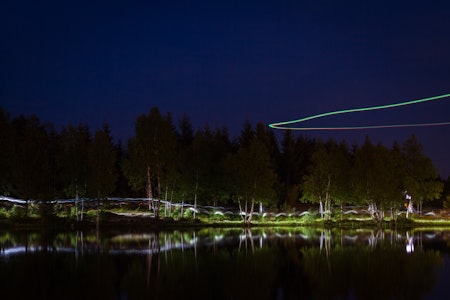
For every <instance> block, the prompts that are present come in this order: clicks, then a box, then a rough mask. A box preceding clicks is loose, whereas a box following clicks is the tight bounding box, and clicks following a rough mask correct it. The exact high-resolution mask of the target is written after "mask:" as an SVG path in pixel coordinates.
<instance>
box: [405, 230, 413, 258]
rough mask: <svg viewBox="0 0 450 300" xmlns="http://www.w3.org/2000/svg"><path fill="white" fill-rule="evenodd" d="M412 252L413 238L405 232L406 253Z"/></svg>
mask: <svg viewBox="0 0 450 300" xmlns="http://www.w3.org/2000/svg"><path fill="white" fill-rule="evenodd" d="M412 252H414V236H409V232H406V253H412Z"/></svg>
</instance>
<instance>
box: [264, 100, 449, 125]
mask: <svg viewBox="0 0 450 300" xmlns="http://www.w3.org/2000/svg"><path fill="white" fill-rule="evenodd" d="M448 97H450V94H444V95H439V96H434V97H428V98H422V99H417V100H412V101H404V102H399V103H393V104H386V105H378V106H369V107H359V108H351V109H343V110H336V111H331V112H326V113H321V114H317V115H313V116H309V117H305V118H301V119H297V120H292V121H285V122H278V123H271V124H269V127H271V128H274V129H285V130H357V129H382V128H403V127H425V126H443V125H450V121H448V122H436V123H415V124H414V123H413V124H390V125H365V126H345V127H339V126H327V127H297V126H289V125H292V124H298V123H303V122H306V121H309V120H313V119H319V118H323V117H328V116H332V115H340V114H348V113H355V112H363V111H371V110H381V109H388V108H394V107H399V106H406V105H413V104H418V103H422V102H428V101H436V100H440V99H444V98H448Z"/></svg>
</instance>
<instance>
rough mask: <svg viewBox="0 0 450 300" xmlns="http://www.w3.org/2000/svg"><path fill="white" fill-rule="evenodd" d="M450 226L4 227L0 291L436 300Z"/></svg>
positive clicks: (20, 295)
mask: <svg viewBox="0 0 450 300" xmlns="http://www.w3.org/2000/svg"><path fill="white" fill-rule="evenodd" d="M449 242H450V231H445V230H441V231H433V230H428V231H421V230H415V231H395V230H368V229H364V230H363V229H361V230H341V229H319V228H279V229H268V228H264V229H262V228H253V229H251V230H249V229H239V228H234V229H213V228H208V229H201V230H196V231H193V230H189V231H170V232H164V231H162V232H137V231H136V232H102V231H100V232H96V231H90V232H82V231H75V232H24V231H17V232H11V231H9V232H0V297H1V298H2V299H26V298H28V299H406V298H408V299H441V298H443V297H444V296H445V295H446V293H447V288H448V284H449V283H450V260H449V245H450V244H449Z"/></svg>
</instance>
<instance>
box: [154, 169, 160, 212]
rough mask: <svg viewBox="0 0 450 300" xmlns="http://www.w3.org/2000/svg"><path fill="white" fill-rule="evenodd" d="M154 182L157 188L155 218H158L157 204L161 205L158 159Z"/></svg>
mask: <svg viewBox="0 0 450 300" xmlns="http://www.w3.org/2000/svg"><path fill="white" fill-rule="evenodd" d="M156 184H157V188H158V198H157V201H156V210H155V218H156V219H159V206H160V205H161V174H160V164H159V160H158V165H157V168H156Z"/></svg>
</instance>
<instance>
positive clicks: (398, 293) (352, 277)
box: [301, 246, 442, 299]
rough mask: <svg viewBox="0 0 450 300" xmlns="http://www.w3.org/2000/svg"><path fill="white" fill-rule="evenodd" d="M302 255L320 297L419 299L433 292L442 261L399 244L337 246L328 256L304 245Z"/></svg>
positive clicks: (309, 276) (304, 265)
mask: <svg viewBox="0 0 450 300" xmlns="http://www.w3.org/2000/svg"><path fill="white" fill-rule="evenodd" d="M301 255H302V265H301V267H302V268H303V270H304V272H305V275H306V276H307V277H308V278H309V279H310V282H311V284H312V286H311V289H312V290H314V291H315V293H316V295H317V296H318V297H319V298H336V297H340V298H348V297H356V298H357V299H360V298H363V299H369V298H370V299H386V298H391V299H398V298H411V299H420V298H423V297H424V296H425V295H426V294H427V293H428V292H429V291H431V289H432V287H433V285H434V283H435V281H436V279H437V277H438V266H440V265H441V264H442V260H441V257H440V255H439V253H438V252H435V251H427V252H416V253H413V254H411V255H405V252H404V248H403V247H400V246H398V247H389V248H383V249H377V248H375V249H373V248H367V247H361V246H351V247H345V248H342V247H340V246H337V247H335V248H333V249H332V251H330V252H329V254H328V255H325V254H324V253H323V252H321V251H320V249H318V248H305V249H302V251H301Z"/></svg>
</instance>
